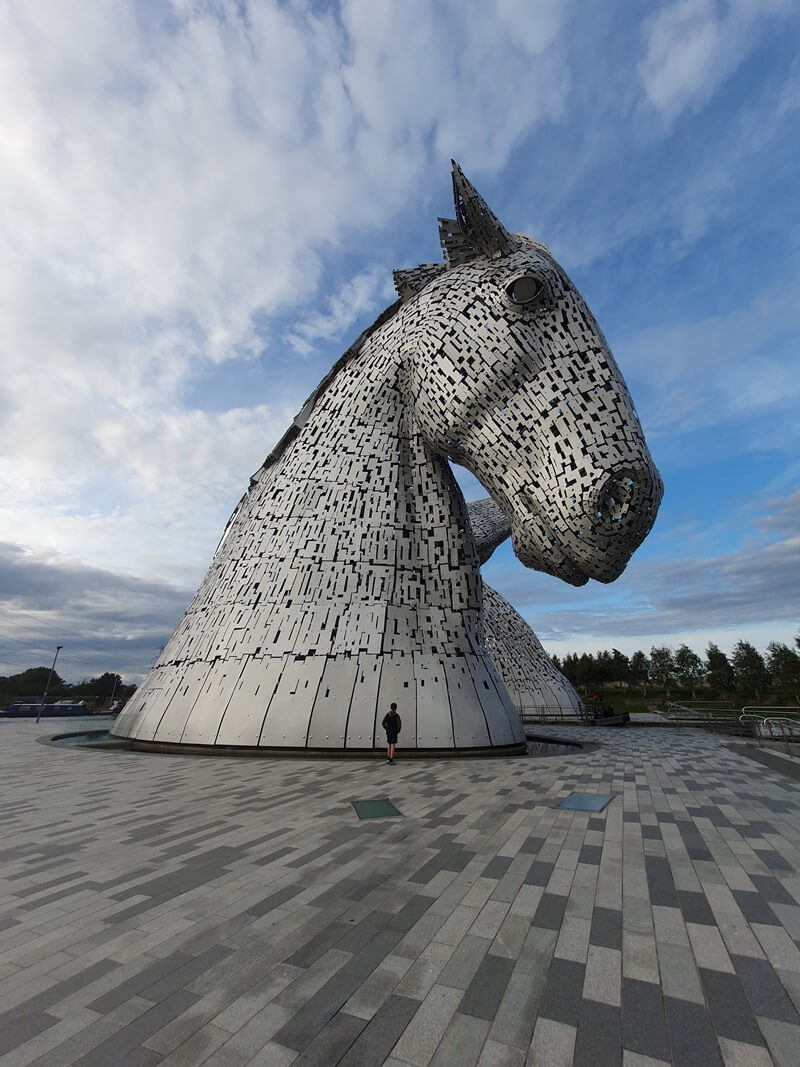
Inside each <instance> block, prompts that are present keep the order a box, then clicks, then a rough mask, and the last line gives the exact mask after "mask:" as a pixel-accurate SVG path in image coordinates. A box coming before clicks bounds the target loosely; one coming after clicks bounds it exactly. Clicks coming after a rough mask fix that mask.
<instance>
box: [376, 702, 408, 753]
mask: <svg viewBox="0 0 800 1067" xmlns="http://www.w3.org/2000/svg"><path fill="white" fill-rule="evenodd" d="M402 725H403V724H402V722H401V721H400V716H399V715H398V714H397V705H396V704H392V705H391V706H390V708H389V710H388V711H387V712H386V714H385V715H384V717H383V722H382V723H381V726H382V727H383V728H384V730H385V731H386V762H387V763H394V748H395V745H396V744H397V735H398V734H399V733H400V727H401V726H402Z"/></svg>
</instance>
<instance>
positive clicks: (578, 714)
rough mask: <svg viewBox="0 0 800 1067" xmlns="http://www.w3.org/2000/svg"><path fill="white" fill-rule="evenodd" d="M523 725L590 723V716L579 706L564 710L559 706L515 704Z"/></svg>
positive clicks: (582, 705)
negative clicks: (538, 723) (534, 723)
mask: <svg viewBox="0 0 800 1067" xmlns="http://www.w3.org/2000/svg"><path fill="white" fill-rule="evenodd" d="M517 711H518V712H519V717H520V719H521V721H522V722H523V723H533V722H541V723H548V722H556V723H558V722H573V723H574V722H587V721H589V722H591V719H592V716H591V715H590V713H589V712H588V711H587V710H586V706H585V705H584V704H581V705H580V707H577V708H564V707H562V706H561V705H560V704H517Z"/></svg>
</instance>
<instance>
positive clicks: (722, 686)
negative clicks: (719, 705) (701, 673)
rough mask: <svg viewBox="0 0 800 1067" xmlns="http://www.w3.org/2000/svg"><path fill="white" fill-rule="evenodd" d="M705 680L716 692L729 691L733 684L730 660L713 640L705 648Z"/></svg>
mask: <svg viewBox="0 0 800 1067" xmlns="http://www.w3.org/2000/svg"><path fill="white" fill-rule="evenodd" d="M706 681H707V682H708V684H709V685H710V686H711V688H712V689H713V690H715V691H716V692H717V693H730V692H731V690H732V689H733V687H734V684H735V680H734V677H733V667H731V663H730V660H729V659H728V657H727V656H726V655H725V653H724V652H723V651H721V649H719V648H717V646H716V645H715V644H714V642H713V641H712V642H710V643H709V646H708V648H707V649H706Z"/></svg>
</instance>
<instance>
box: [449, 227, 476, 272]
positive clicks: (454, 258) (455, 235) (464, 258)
mask: <svg viewBox="0 0 800 1067" xmlns="http://www.w3.org/2000/svg"><path fill="white" fill-rule="evenodd" d="M439 243H440V244H441V246H442V251H443V252H444V261H445V263H446V264H447V266H448V267H457V266H458V265H459V264H460V263H469V261H470V260H471V259H477V258H478V256H479V255H480V254H481V250H480V248H477V247H476V246H475V245H474V244H471V242H470V241H468V240H467V238H466V237H465V236H464V234H463V233H462V231H461V227H460V226H459V224H458V219H439Z"/></svg>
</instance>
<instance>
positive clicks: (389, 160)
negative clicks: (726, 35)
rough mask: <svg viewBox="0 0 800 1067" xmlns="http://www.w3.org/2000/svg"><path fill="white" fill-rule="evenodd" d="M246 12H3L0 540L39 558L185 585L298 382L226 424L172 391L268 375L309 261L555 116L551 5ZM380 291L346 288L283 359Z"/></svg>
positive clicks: (311, 283)
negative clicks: (200, 533) (273, 335)
mask: <svg viewBox="0 0 800 1067" xmlns="http://www.w3.org/2000/svg"><path fill="white" fill-rule="evenodd" d="M246 10H247V14H246V17H244V16H243V12H244V8H243V7H242V5H241V4H239V3H236V2H233V0H230V2H225V0H219V2H206V0H203V2H190V0H185V2H181V3H177V2H175V3H173V4H171V5H169V6H167V5H153V6H149V5H144V4H142V5H129V4H126V3H122V2H117V3H108V4H103V5H100V6H97V5H77V7H76V6H74V5H45V6H43V5H37V4H28V3H25V2H22V0H5V2H3V3H2V4H0V25H2V30H0V203H1V204H2V206H3V211H2V213H0V358H2V363H3V369H4V373H3V379H2V385H0V390H2V392H1V394H0V408H2V409H3V411H4V412H5V413H7V414H5V415H4V420H3V434H2V436H0V488H1V489H2V495H3V501H4V509H5V511H4V514H0V518H1V519H3V520H4V522H5V524H7V525H6V529H7V530H8V529H10V530H11V531H12V532H13V531H16V530H18V529H19V524H20V523H23V524H24V528H25V529H26V531H29V532H30V537H31V543H32V544H34V545H39V546H44V545H46V544H51V545H56V546H57V547H59V548H61V549H62V550H64V551H72V552H74V553H75V554H76V555H78V556H79V557H80V558H82V559H84V560H87V561H97V560H99V559H101V560H102V561H104V562H110V560H111V558H112V556H114V555H115V554H116V553H119V556H118V564H119V566H124V567H129V568H133V569H138V568H142V567H145V566H147V565H148V563H152V562H153V561H154V560H160V562H161V565H163V564H164V561H165V554H166V557H168V556H169V549H168V545H169V540H170V535H171V536H172V540H173V541H174V542H175V544H174V545H173V549H172V557H173V563H172V566H174V567H179V568H180V567H183V566H185V562H184V561H185V558H186V544H185V541H184V540H183V538H184V537H185V531H186V528H187V527H189V526H190V525H191V523H192V522H195V523H199V524H200V525H204V524H205V525H204V529H205V539H203V543H205V540H208V539H210V538H209V530H210V528H211V527H212V524H213V525H214V528H216V524H217V523H218V522H219V517H218V515H217V511H216V508H215V502H216V501H218V500H219V499H220V497H221V496H226V498H227V497H229V496H231V495H233V496H235V495H236V493H237V491H238V489H239V487H240V486H241V487H243V486H244V485H245V484H246V478H247V476H248V475H249V473H250V472H251V469H252V466H253V457H254V456H255V455H258V456H259V457H262V456H263V454H265V453H266V452H267V451H268V450H269V447H270V445H271V444H272V443H273V442H274V440H275V439H276V438H277V436H279V434H280V432H281V431H282V430H283V429H284V428H285V425H286V423H287V422H288V419H289V417H290V415H291V414H293V411H294V409H295V408H296V406H297V405H298V404H299V403H300V402H301V401H302V399H303V396H304V389H303V386H304V385H305V384H306V383H305V382H303V383H300V382H293V383H292V384H291V385H290V386H289V389H288V392H289V393H291V394H292V395H290V396H289V397H288V403H287V404H286V405H284V403H283V402H281V404H280V405H278V404H277V403H276V402H275V400H274V398H272V397H270V396H262V397H254V398H253V399H254V401H255V402H256V403H257V404H258V406H255V407H253V408H252V409H250V410H247V411H244V410H241V411H231V412H227V413H225V412H223V413H217V412H208V411H205V410H203V400H202V399H200V400H197V401H196V405H197V407H198V408H199V410H186V408H185V401H184V396H185V395H186V391H187V389H188V388H189V387H190V386H191V385H192V383H195V382H201V381H202V378H203V375H204V373H205V371H206V370H207V369H208V368H210V367H213V366H214V365H223V364H226V363H227V364H230V365H231V366H232V367H233V366H235V364H236V363H237V362H239V363H240V364H241V363H242V362H243V361H248V360H250V361H252V360H255V359H258V358H262V355H261V354H262V351H263V350H264V348H265V347H268V345H269V336H268V331H269V326H270V316H272V315H273V314H274V313H276V312H281V313H282V314H283V313H285V312H286V310H287V309H290V308H292V307H302V308H303V309H304V310H305V309H306V308H307V307H308V305H309V297H310V296H312V295H313V294H314V293H315V292H316V290H317V289H318V287H320V286H322V287H323V291H324V287H325V280H324V278H322V277H321V274H320V271H321V264H322V256H323V254H328V253H330V252H331V250H333V249H336V248H337V247H338V246H339V245H341V244H343V243H345V242H347V243H348V244H350V243H352V242H354V241H355V240H356V238H355V236H354V235H356V234H358V233H359V232H364V230H365V228H370V231H371V232H373V233H374V232H375V231H376V230H377V231H380V230H381V228H382V227H384V226H385V225H386V224H387V221H388V220H390V219H391V218H392V217H393V216H394V215H396V213H397V212H398V211H399V210H400V209H401V208H402V207H403V206H404V205H405V204H406V203H407V202H408V200H409V199H411V198H413V197H414V196H415V195H416V192H417V190H418V189H419V188H420V187H422V186H424V187H425V189H426V191H427V190H429V189H430V180H429V168H430V164H431V161H433V162H434V163H435V165H436V170H437V180H440V181H443V180H445V179H444V176H445V174H446V157H447V155H449V153H450V152H452V151H455V150H456V148H459V149H461V150H463V151H464V152H465V153H466V155H467V156H468V157H469V158H468V160H466V162H468V163H469V164H470V165H471V166H472V167H477V168H492V169H496V168H497V167H499V166H501V165H502V163H503V160H504V157H505V155H506V154H507V153H508V151H509V150H510V149H511V147H512V146H513V145H514V144H515V143H516V142H517V141H518V140H519V138H520V137H521V136H522V135H523V134H524V133H526V132H529V131H530V130H531V129H532V128H534V127H535V126H536V125H537V123H541V122H542V121H545V120H547V119H548V118H550V117H552V116H553V115H554V114H556V113H557V112H558V110H559V109H560V108H561V107H562V106H563V90H564V86H565V84H566V81H567V78H568V75H567V74H566V73H565V70H566V66H565V64H564V63H563V61H561V60H560V56H562V53H561V50H560V48H559V44H558V33H559V28H560V25H561V5H559V4H557V3H555V0H552V2H547V3H543V4H541V5H540V6H539V10H538V12H537V17H536V18H535V19H531V18H530V17H529V12H528V8H527V5H526V4H525V3H524V2H522V0H520V2H512V0H506V2H503V3H501V4H499V5H498V6H497V10H492V11H488V10H486V11H485V10H483V9H482V8H481V7H480V6H476V7H469V6H468V7H467V8H464V7H463V6H462V5H460V4H456V3H455V2H452V3H443V4H440V5H429V4H427V3H420V2H418V3H411V4H406V5H381V4H378V5H376V4H372V3H364V2H357V0H354V2H349V3H345V4H343V5H342V6H341V9H340V11H338V12H336V11H327V12H320V11H316V10H315V9H314V7H313V6H312V5H307V4H291V5H287V4H278V3H271V2H258V3H251V4H249V5H248V6H247V9H246ZM498 57H503V63H504V68H503V74H502V76H498ZM562 58H563V57H562ZM412 68H413V75H412V74H411V73H410V72H411V71H412ZM520 93H523V94H524V95H525V97H526V99H527V100H528V101H529V104H528V105H527V106H526V107H525V108H524V109H520V108H519V107H518V106H517V103H518V99H519V94H520ZM385 284H386V285H389V284H390V271H389V270H388V269H387V270H386V278H385ZM383 291H384V290H383V288H382V286H381V280H380V277H379V274H378V271H377V268H376V267H373V268H364V269H362V268H361V267H360V264H359V270H358V271H357V272H356V278H355V279H354V281H353V282H351V283H348V285H347V286H345V288H344V289H343V290H342V291H341V292H340V293H339V294H338V295H334V296H332V297H330V298H329V300H328V302H327V305H323V308H324V310H322V311H321V312H319V313H318V314H312V315H310V316H309V315H306V317H305V319H303V320H301V322H300V323H299V325H298V326H297V328H296V329H295V330H293V331H290V332H289V340H290V343H291V344H292V345H294V347H295V348H296V349H302V348H303V347H304V346H306V348H307V347H308V346H313V345H314V344H315V343H316V342H317V341H320V340H325V339H328V338H331V337H333V336H334V335H335V334H336V333H337V331H341V330H344V329H346V328H347V327H348V325H350V324H351V323H352V321H353V318H354V317H356V316H357V315H359V314H361V313H363V312H364V311H365V310H366V309H368V308H369V306H370V303H371V302H373V301H375V300H376V299H377V298H378V297H380V296H381V295H382V293H383ZM270 358H271V350H268V353H267V356H266V359H267V360H269V359H270ZM232 373H233V371H232ZM286 392H287V390H286V389H283V390H282V394H283V393H286ZM295 392H296V396H295V395H294V393H295ZM209 402H210V403H211V405H212V406H213V400H210V401H209ZM259 402H260V403H259ZM231 485H232V486H233V487H234V488H233V490H231V489H230V488H228V490H227V493H226V492H225V491H224V487H225V486H231ZM209 510H210V513H209ZM201 511H202V512H203V515H202V517H200V516H199V515H198V513H199V512H201ZM58 514H60V515H61V519H60V526H59V530H58V531H56V530H55V529H54V523H53V521H52V520H53V516H54V515H58ZM222 521H223V522H224V519H223V520H222ZM179 537H180V541H179ZM104 538H105V542H104V540H103V539H104ZM71 539H72V543H71V544H70V540H71ZM195 543H196V542H195ZM179 544H180V547H179ZM193 551H194V549H193Z"/></svg>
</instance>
